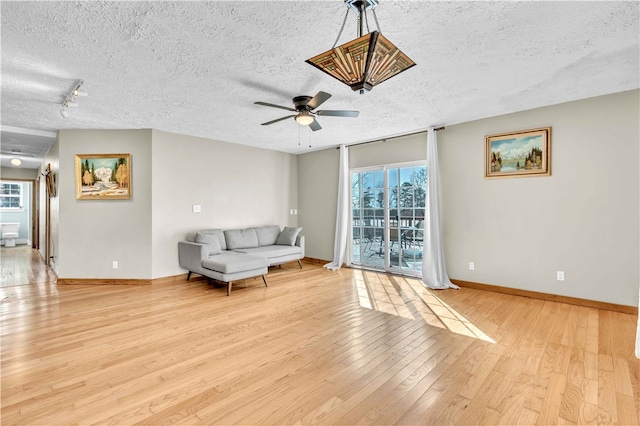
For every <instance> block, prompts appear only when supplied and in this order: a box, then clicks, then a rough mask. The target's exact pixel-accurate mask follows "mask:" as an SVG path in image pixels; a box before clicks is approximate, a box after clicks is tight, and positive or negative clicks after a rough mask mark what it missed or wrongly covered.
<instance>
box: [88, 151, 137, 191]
mask: <svg viewBox="0 0 640 426" xmlns="http://www.w3.org/2000/svg"><path fill="white" fill-rule="evenodd" d="M75 157H76V199H77V200H126V199H129V198H131V154H77V155H76V156H75Z"/></svg>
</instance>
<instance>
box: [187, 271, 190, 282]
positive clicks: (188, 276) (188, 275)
mask: <svg viewBox="0 0 640 426" xmlns="http://www.w3.org/2000/svg"><path fill="white" fill-rule="evenodd" d="M189 278H191V271H189V273H188V274H187V281H189Z"/></svg>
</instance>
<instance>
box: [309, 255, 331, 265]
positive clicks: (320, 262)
mask: <svg viewBox="0 0 640 426" xmlns="http://www.w3.org/2000/svg"><path fill="white" fill-rule="evenodd" d="M302 261H303V262H305V263H311V264H314V265H320V266H324V265H326V264H327V263H330V262H331V261H330V260H322V259H314V258H313V257H305V258H304V259H302Z"/></svg>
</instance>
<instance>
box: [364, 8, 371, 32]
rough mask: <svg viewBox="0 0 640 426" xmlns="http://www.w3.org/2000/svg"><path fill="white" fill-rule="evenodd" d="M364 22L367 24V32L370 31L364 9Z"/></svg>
mask: <svg viewBox="0 0 640 426" xmlns="http://www.w3.org/2000/svg"><path fill="white" fill-rule="evenodd" d="M364 24H365V25H366V26H367V34H369V33H370V32H371V31H370V30H369V18H367V11H366V10H365V11H364Z"/></svg>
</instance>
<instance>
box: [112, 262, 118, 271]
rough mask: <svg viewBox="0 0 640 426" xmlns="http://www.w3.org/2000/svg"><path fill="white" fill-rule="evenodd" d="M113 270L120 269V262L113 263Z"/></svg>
mask: <svg viewBox="0 0 640 426" xmlns="http://www.w3.org/2000/svg"><path fill="white" fill-rule="evenodd" d="M113 269H118V261H117V260H114V261H113Z"/></svg>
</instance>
